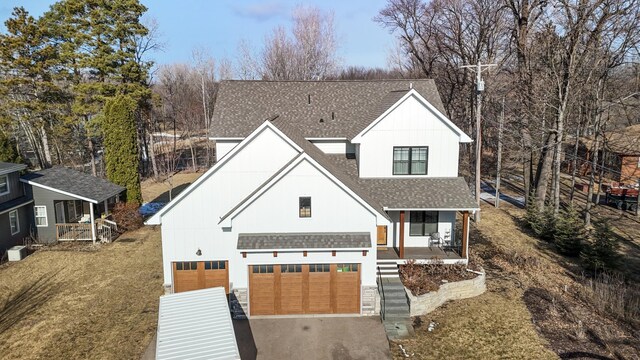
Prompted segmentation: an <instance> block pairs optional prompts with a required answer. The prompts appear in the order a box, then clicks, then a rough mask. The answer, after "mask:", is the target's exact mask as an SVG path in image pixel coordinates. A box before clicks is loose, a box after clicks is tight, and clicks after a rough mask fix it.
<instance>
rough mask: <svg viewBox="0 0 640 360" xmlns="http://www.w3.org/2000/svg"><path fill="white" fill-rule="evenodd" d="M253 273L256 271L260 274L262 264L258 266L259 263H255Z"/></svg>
mask: <svg viewBox="0 0 640 360" xmlns="http://www.w3.org/2000/svg"><path fill="white" fill-rule="evenodd" d="M253 273H254V274H258V273H260V266H258V265H253Z"/></svg>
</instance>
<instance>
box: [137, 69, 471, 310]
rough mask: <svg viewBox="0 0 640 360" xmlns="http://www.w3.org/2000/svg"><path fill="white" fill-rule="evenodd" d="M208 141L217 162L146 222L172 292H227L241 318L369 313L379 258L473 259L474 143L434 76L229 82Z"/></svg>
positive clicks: (395, 260) (373, 305)
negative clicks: (465, 164) (465, 169)
mask: <svg viewBox="0 0 640 360" xmlns="http://www.w3.org/2000/svg"><path fill="white" fill-rule="evenodd" d="M211 131H212V133H213V134H214V136H215V137H216V142H217V157H218V162H217V163H216V164H215V165H214V166H213V167H212V168H211V169H210V170H209V171H207V172H206V173H205V174H204V175H202V176H201V177H200V178H199V179H198V180H197V181H196V182H194V183H193V184H192V185H191V186H189V187H188V188H187V189H185V190H184V191H183V192H182V193H180V195H179V196H177V197H176V198H175V199H174V200H173V201H171V202H170V203H169V204H167V205H166V206H165V207H164V208H163V209H161V210H160V211H159V212H158V213H157V214H155V215H154V216H153V217H151V218H150V219H149V220H148V221H147V224H149V225H162V244H163V266H164V279H165V286H166V289H167V291H168V292H181V291H187V290H193V289H199V288H205V287H213V286H223V287H225V289H226V290H227V291H228V292H229V293H231V294H232V295H234V296H235V297H236V298H237V299H238V300H239V303H240V304H241V306H242V307H243V309H244V311H245V313H246V314H247V315H248V316H256V315H288V314H336V313H348V314H362V315H369V314H374V313H375V312H376V308H377V304H376V303H377V299H376V298H377V294H378V291H377V279H378V276H379V274H378V272H377V268H378V267H379V263H380V262H386V263H387V264H388V263H389V262H391V263H392V264H393V266H394V267H396V264H400V263H404V262H405V261H406V260H408V259H415V260H417V261H423V262H428V261H433V260H434V259H439V260H442V261H444V262H449V263H453V262H463V263H464V262H466V261H467V254H468V244H469V243H468V233H469V230H468V222H469V214H470V213H473V212H474V211H477V210H478V205H477V204H476V203H475V201H474V199H473V197H472V195H471V193H470V191H469V188H468V186H467V184H466V183H465V181H464V180H463V179H462V178H460V177H458V152H459V147H460V143H468V142H471V139H470V138H469V137H468V136H467V135H466V134H464V133H463V132H462V131H461V130H460V129H459V128H458V127H457V126H455V125H454V124H453V123H452V122H451V121H450V120H449V119H447V117H446V116H445V115H444V114H443V108H442V103H441V101H440V97H439V95H438V93H437V90H436V88H435V84H434V82H433V81H432V80H402V81H399V80H398V81H309V82H300V81H290V82H265V81H225V82H222V83H221V85H220V90H219V95H218V100H217V105H216V110H215V112H214V119H213V124H212V129H211ZM458 214H459V216H458ZM396 271H397V269H396Z"/></svg>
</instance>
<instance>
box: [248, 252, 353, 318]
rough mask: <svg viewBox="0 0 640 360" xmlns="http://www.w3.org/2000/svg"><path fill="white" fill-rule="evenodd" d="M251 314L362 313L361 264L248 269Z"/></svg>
mask: <svg viewBox="0 0 640 360" xmlns="http://www.w3.org/2000/svg"><path fill="white" fill-rule="evenodd" d="M249 294H250V300H249V301H250V313H251V315H291V314H355V313H359V312H360V264H310V265H302V264H287V265H252V266H249Z"/></svg>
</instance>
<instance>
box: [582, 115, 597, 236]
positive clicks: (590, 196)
mask: <svg viewBox="0 0 640 360" xmlns="http://www.w3.org/2000/svg"><path fill="white" fill-rule="evenodd" d="M596 116H597V117H598V116H599V115H596ZM595 125H596V129H595V131H596V133H595V137H594V140H595V141H594V145H593V159H591V171H590V174H589V189H588V191H587V203H586V205H585V208H584V225H585V226H590V225H591V207H592V204H593V185H594V183H595V177H596V171H597V168H596V167H597V165H598V152H599V146H600V139H599V136H600V121H599V120H597V119H596V124H595Z"/></svg>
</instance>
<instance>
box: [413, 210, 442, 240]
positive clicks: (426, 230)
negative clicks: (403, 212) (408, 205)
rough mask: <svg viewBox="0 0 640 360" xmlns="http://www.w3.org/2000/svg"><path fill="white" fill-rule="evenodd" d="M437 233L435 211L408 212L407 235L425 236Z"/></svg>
mask: <svg viewBox="0 0 640 360" xmlns="http://www.w3.org/2000/svg"><path fill="white" fill-rule="evenodd" d="M435 232H438V212H437V211H410V212H409V235H410V236H427V235H430V234H432V233H435Z"/></svg>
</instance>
